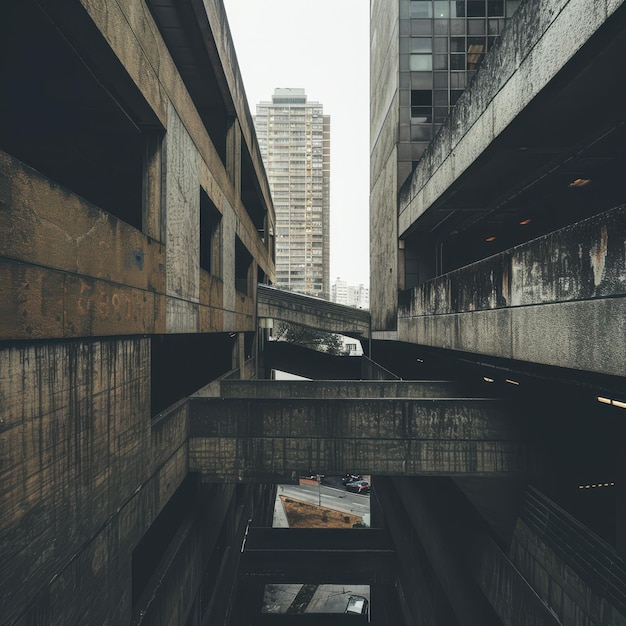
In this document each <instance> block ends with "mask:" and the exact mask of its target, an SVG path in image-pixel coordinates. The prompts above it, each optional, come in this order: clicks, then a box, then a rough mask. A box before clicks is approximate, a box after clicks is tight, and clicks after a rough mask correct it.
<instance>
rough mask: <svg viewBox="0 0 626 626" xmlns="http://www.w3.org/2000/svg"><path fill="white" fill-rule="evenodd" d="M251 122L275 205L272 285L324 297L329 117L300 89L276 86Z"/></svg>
mask: <svg viewBox="0 0 626 626" xmlns="http://www.w3.org/2000/svg"><path fill="white" fill-rule="evenodd" d="M255 126H256V132H257V136H258V140H259V146H260V150H261V155H262V156H263V162H264V163H265V168H266V170H267V175H268V180H269V184H270V189H271V191H272V198H273V201H274V207H275V210H276V286H278V287H281V288H283V289H289V290H291V291H297V292H299V293H305V294H309V295H313V296H320V297H322V298H328V297H329V294H330V116H328V115H324V110H323V106H322V104H320V103H319V102H309V101H308V100H307V96H306V94H305V91H304V89H295V88H287V89H275V90H274V95H273V96H272V101H271V102H260V103H259V104H257V109H256V117H255Z"/></svg>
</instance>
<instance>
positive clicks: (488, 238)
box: [485, 237, 496, 241]
mask: <svg viewBox="0 0 626 626" xmlns="http://www.w3.org/2000/svg"><path fill="white" fill-rule="evenodd" d="M495 240H496V238H495V237H487V239H485V241H495Z"/></svg>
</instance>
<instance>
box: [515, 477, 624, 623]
mask: <svg viewBox="0 0 626 626" xmlns="http://www.w3.org/2000/svg"><path fill="white" fill-rule="evenodd" d="M573 546H575V548H574V549H573ZM511 558H512V560H513V561H514V563H515V565H516V567H517V568H518V569H519V570H520V572H521V573H522V574H523V575H524V576H525V577H526V578H527V579H528V580H529V582H530V583H531V584H532V585H533V587H534V588H535V590H536V592H537V594H538V595H539V597H541V599H542V600H543V602H545V603H546V605H547V606H549V607H550V610H551V611H552V612H553V613H554V614H555V615H556V616H557V617H558V618H559V620H560V622H561V623H562V624H573V625H576V626H578V625H579V624H581V625H582V624H584V625H585V626H596V625H598V626H599V625H600V624H602V626H622V625H623V624H626V594H625V593H624V589H625V580H624V578H625V576H626V570H625V568H624V560H623V558H622V557H621V556H619V555H618V554H617V553H616V552H615V550H614V549H613V548H612V547H611V546H609V545H607V544H606V543H604V542H603V541H602V540H601V539H599V538H598V537H596V536H595V535H594V534H593V533H592V532H590V531H589V529H587V528H585V527H584V526H583V525H582V524H580V523H579V522H577V521H576V520H575V519H574V518H573V517H571V516H570V515H568V514H567V513H566V512H565V511H563V510H562V509H560V508H559V507H558V506H557V505H556V504H554V503H553V502H551V501H550V500H549V499H548V498H546V497H545V496H544V495H543V494H541V493H540V492H538V491H535V490H533V489H529V491H528V493H527V495H526V501H525V505H524V509H523V510H522V514H521V516H520V519H519V521H518V524H517V527H516V529H515V535H514V540H513V544H512V546H511Z"/></svg>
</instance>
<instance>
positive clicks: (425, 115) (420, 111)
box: [411, 89, 433, 123]
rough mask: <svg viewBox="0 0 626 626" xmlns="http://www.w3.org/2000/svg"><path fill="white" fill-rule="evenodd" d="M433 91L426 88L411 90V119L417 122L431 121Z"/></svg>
mask: <svg viewBox="0 0 626 626" xmlns="http://www.w3.org/2000/svg"><path fill="white" fill-rule="evenodd" d="M432 105H433V92H432V91H430V90H426V89H413V90H411V119H412V121H413V122H417V123H428V122H431V121H432Z"/></svg>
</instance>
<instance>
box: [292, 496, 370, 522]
mask: <svg viewBox="0 0 626 626" xmlns="http://www.w3.org/2000/svg"><path fill="white" fill-rule="evenodd" d="M280 499H281V501H282V503H283V507H284V508H285V513H286V514H287V521H288V522H289V527H290V528H352V525H353V524H357V523H359V522H362V521H363V518H362V517H359V516H357V515H351V514H350V513H342V512H341V511H335V510H334V509H328V508H326V507H324V506H317V505H316V504H311V503H309V502H303V501H302V500H294V499H293V498H287V497H285V496H280Z"/></svg>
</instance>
